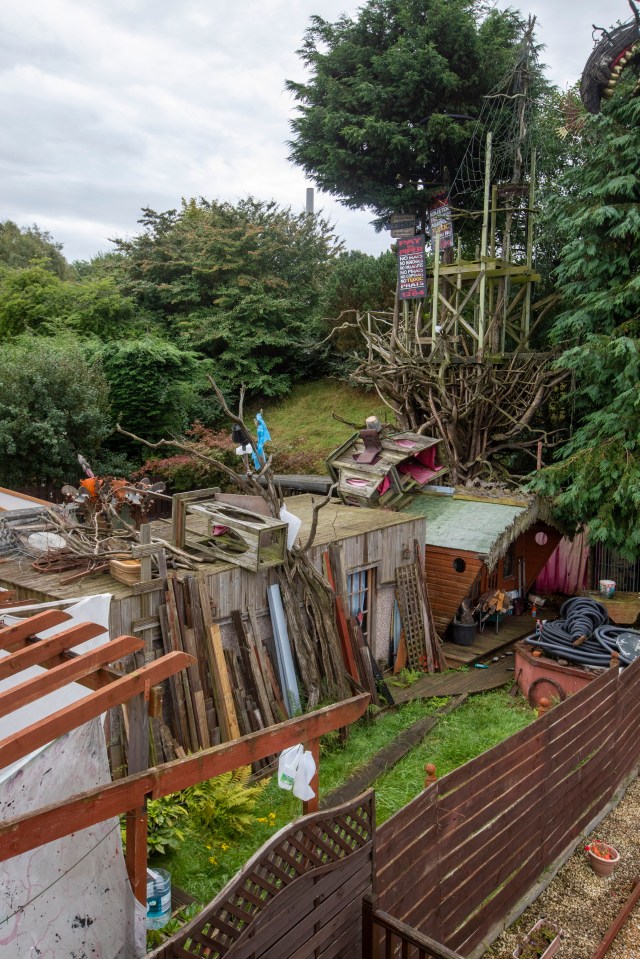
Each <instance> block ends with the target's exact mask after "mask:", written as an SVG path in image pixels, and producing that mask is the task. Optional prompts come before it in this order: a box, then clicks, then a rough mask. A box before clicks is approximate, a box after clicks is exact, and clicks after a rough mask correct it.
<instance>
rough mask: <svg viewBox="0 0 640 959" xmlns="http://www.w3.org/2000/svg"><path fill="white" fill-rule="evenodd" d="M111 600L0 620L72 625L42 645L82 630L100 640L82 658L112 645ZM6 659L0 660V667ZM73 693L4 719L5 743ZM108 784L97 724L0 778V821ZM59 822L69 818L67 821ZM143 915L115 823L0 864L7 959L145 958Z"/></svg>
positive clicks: (27, 608)
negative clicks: (54, 620)
mask: <svg viewBox="0 0 640 959" xmlns="http://www.w3.org/2000/svg"><path fill="white" fill-rule="evenodd" d="M110 603H111V594H110V593H105V594H102V595H98V596H88V597H86V598H84V599H81V600H78V601H74V600H67V601H64V602H52V603H38V604H25V605H24V606H23V607H19V608H12V609H11V614H8V613H5V614H3V616H2V619H3V620H4V622H5V623H6V624H7V625H9V624H11V623H13V622H18V621H19V620H20V619H22V618H23V616H22V615H20V614H22V613H24V612H29V613H31V614H35V613H37V612H39V611H41V610H43V609H50V608H52V607H62V608H64V610H65V612H66V613H68V614H69V615H70V617H71V619H70V620H68V621H67V622H65V623H61V624H60V625H59V626H55V627H53V628H52V629H49V630H45V631H43V632H42V633H40V634H39V636H40V638H45V637H48V636H52V635H55V634H56V633H57V632H60V631H62V630H66V629H70V628H71V627H72V626H74V625H76V624H78V623H83V622H93V623H98V624H99V625H100V626H102V627H103V632H102V633H101V634H100V635H99V636H96V637H95V638H94V639H91V640H88V641H87V642H85V643H82V644H80V645H78V646H76V647H74V651H76V652H85V651H87V650H89V649H92V648H94V647H95V646H99V645H101V644H103V643H105V642H106V641H107V640H108V638H109V606H110ZM4 655H7V654H6V652H5V651H2V652H0V657H2V656H4ZM43 671H44V670H43V667H40V666H34V667H32V668H30V669H28V670H23V671H21V672H20V673H19V674H18V675H17V676H14V677H10V678H8V679H6V680H3V681H2V682H0V691H3V690H5V689H9V688H10V687H11V686H13V685H14V684H15V683H17V682H23V681H24V680H26V679H28V678H30V677H31V676H36V675H38V674H40V673H42V672H43ZM88 693H89V690H88V689H87V688H86V687H85V686H82V685H80V684H79V683H70V684H69V685H67V686H65V687H63V688H62V689H60V690H56V691H55V692H53V693H50V694H49V695H47V696H43V697H41V698H40V699H38V700H37V701H36V702H34V703H31V704H29V705H28V706H24V707H22V708H21V709H18V710H15V711H14V712H12V713H10V714H9V715H8V716H5V717H3V718H2V719H0V739H4V738H6V737H8V736H11V735H15V734H16V733H17V732H18V731H19V730H21V729H24V728H25V727H26V726H28V725H30V724H31V723H34V722H36V721H37V720H39V719H43V718H45V717H46V716H49V715H51V714H52V713H53V712H55V711H56V710H58V709H61V708H63V707H64V706H67V705H69V704H70V703H73V702H76V701H77V700H78V699H82V698H84V697H85V696H87V695H88ZM110 781H111V775H110V771H109V760H108V757H107V749H106V744H105V740H104V733H103V731H102V723H101V721H100V719H95V720H92V721H91V722H89V723H85V724H84V725H83V726H81V727H79V728H78V729H75V730H72V731H71V732H70V733H68V734H67V735H65V736H62V737H61V738H60V739H57V740H56V741H54V742H52V743H49V744H48V745H47V746H43V747H41V748H40V749H38V750H36V751H35V752H33V753H31V754H30V755H29V756H26V757H25V758H24V759H21V760H19V761H18V762H16V763H14V764H13V765H11V766H8V767H7V768H5V769H3V770H0V821H7V820H10V819H12V818H13V817H14V816H22V815H25V814H26V813H28V812H34V811H36V810H37V809H40V808H41V807H43V806H47V805H50V804H53V803H57V802H63V801H64V800H65V799H68V798H70V797H71V796H74V795H77V794H79V793H82V792H85V791H86V790H88V789H91V788H92V787H94V786H100V785H103V784H105V783H108V782H110ZM61 815H63V813H61ZM145 913H146V910H145V908H144V906H142V905H140V903H138V902H137V901H136V899H135V897H134V895H133V893H132V891H131V885H130V883H129V879H128V876H127V872H126V867H125V861H124V856H123V853H122V844H121V840H120V830H119V825H118V820H117V819H112V820H109V821H107V822H104V823H99V824H97V825H96V826H91V827H89V828H88V829H83V830H81V831H80V832H77V833H73V834H72V835H70V836H65V837H64V838H62V839H59V840H56V841H54V842H51V843H48V844H47V845H45V846H39V847H37V848H36V849H32V850H30V851H29V852H27V853H24V854H22V855H20V856H16V857H15V858H14V859H11V860H8V861H7V862H4V863H0V956H2V959H26V957H32V956H33V957H35V956H39V957H41V959H62V957H65V959H66V957H71V956H74V957H76V959H97V957H99V959H134V957H137V956H144V955H145V952H146V928H145V927H146V915H145Z"/></svg>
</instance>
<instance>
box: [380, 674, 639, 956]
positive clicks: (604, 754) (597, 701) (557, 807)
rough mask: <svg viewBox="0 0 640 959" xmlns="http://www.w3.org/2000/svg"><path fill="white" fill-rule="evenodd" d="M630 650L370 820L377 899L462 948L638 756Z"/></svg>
mask: <svg viewBox="0 0 640 959" xmlns="http://www.w3.org/2000/svg"><path fill="white" fill-rule="evenodd" d="M639 720H640V660H638V661H636V662H635V663H634V664H633V665H631V666H629V667H627V669H625V670H623V672H621V673H618V671H617V670H614V669H612V670H609V671H608V672H607V673H605V674H604V675H602V676H601V677H598V678H597V679H596V680H594V681H593V682H592V683H591V684H590V685H589V686H587V687H585V688H584V689H583V690H581V691H580V692H578V693H576V694H575V695H574V696H571V697H570V698H569V699H567V700H566V701H565V702H563V703H560V704H559V705H558V706H556V707H555V709H553V710H551V711H550V712H549V713H547V714H546V715H545V716H543V717H541V718H540V719H538V720H537V721H536V722H535V723H533V724H531V725H530V726H528V727H527V728H526V729H523V730H521V731H520V732H519V733H516V734H515V735H513V736H511V737H510V738H509V739H507V740H505V741H504V742H503V743H500V744H499V745H498V746H495V747H494V748H493V749H491V750H489V751H488V752H486V753H483V754H482V755H481V756H478V757H477V758H476V759H474V760H472V761H471V762H469V763H466V765H464V766H461V767H460V768H459V769H456V770H455V771H454V772H452V773H449V774H448V775H447V776H443V777H442V779H440V780H438V781H437V782H436V783H434V784H433V785H431V786H429V788H427V789H426V790H425V791H424V792H423V793H421V794H420V795H419V796H418V797H417V798H416V799H414V800H413V802H411V803H410V804H409V805H408V806H405V807H404V808H403V809H401V810H400V811H399V812H398V813H396V815H395V816H393V817H392V818H391V819H389V820H388V821H387V822H386V823H384V825H382V826H381V827H380V828H379V829H378V833H377V839H376V862H377V877H376V886H377V891H378V893H379V896H380V899H379V906H380V908H381V909H382V910H384V911H385V912H387V913H390V914H391V915H392V916H394V917H395V918H396V919H399V920H402V921H403V922H405V923H407V924H408V925H410V926H413V927H414V928H416V929H417V930H418V931H420V932H423V933H425V934H426V935H428V936H430V937H431V938H432V939H434V940H436V941H437V942H439V943H443V944H445V945H446V946H447V947H449V948H450V949H453V950H456V951H457V952H460V953H461V954H462V955H464V956H469V955H470V954H471V953H472V952H473V950H474V949H475V948H476V947H478V946H479V944H481V943H482V942H483V941H484V940H485V939H486V937H487V936H490V935H491V933H492V930H495V928H496V927H497V926H498V925H499V924H500V923H501V922H502V921H503V919H504V917H505V916H506V915H507V914H508V913H509V912H510V910H512V909H513V908H514V906H515V905H516V904H517V903H518V902H519V901H520V900H521V899H522V897H523V896H524V895H525V894H526V893H527V891H528V890H529V889H530V888H531V887H532V886H533V885H534V884H535V883H536V881H537V880H538V879H539V877H540V875H541V873H542V871H543V870H544V869H545V868H546V867H547V866H549V865H551V864H552V863H554V861H555V860H556V859H557V858H558V857H559V856H560V855H561V854H562V853H563V851H565V850H566V849H567V848H568V847H569V846H570V845H571V843H572V841H573V840H575V839H576V837H578V836H579V835H580V834H581V832H582V831H583V830H584V829H585V828H586V827H587V826H588V824H589V823H590V822H591V821H592V820H594V819H595V817H596V816H597V815H598V813H600V812H602V811H603V810H604V809H605V808H606V807H607V805H608V803H609V802H610V800H611V798H612V796H613V794H614V792H615V791H616V789H617V788H618V787H619V785H620V784H621V783H622V782H623V781H624V780H625V778H626V777H627V776H628V775H629V773H630V772H631V771H632V770H634V768H635V767H636V766H637V765H638V761H639V759H640V735H638V733H639V732H640V726H639Z"/></svg>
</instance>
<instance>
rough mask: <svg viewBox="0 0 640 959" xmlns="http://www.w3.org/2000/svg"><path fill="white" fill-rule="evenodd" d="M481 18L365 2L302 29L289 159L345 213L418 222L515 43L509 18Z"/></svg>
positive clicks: (413, 3)
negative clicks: (368, 212)
mask: <svg viewBox="0 0 640 959" xmlns="http://www.w3.org/2000/svg"><path fill="white" fill-rule="evenodd" d="M486 11H487V8H486V5H485V4H484V3H482V2H480V0H368V2H367V3H365V4H364V5H363V6H362V7H361V8H360V10H359V12H358V16H357V18H356V19H353V20H352V19H351V18H350V17H348V16H347V15H346V14H345V15H343V16H341V17H340V18H339V20H338V21H337V22H336V23H329V22H328V21H326V20H323V19H322V18H321V17H319V16H314V17H312V18H311V26H310V27H309V29H308V30H307V32H306V35H305V39H304V43H303V46H302V49H301V50H300V51H299V55H300V57H301V59H302V61H303V63H304V65H305V66H306V67H307V69H308V71H309V74H310V77H309V80H308V81H306V82H300V83H297V82H293V81H288V83H287V87H288V89H289V90H290V91H291V92H292V93H293V95H294V97H295V99H296V100H297V103H298V115H297V117H296V118H295V119H294V120H293V121H292V127H293V133H294V137H293V140H292V141H291V144H290V146H291V159H292V160H293V161H294V162H295V163H297V164H298V165H299V166H301V167H302V168H303V169H304V170H305V171H306V172H307V173H308V174H309V176H311V177H313V179H314V180H315V181H316V183H317V184H318V186H319V187H321V188H322V189H323V190H325V191H326V192H328V193H331V194H333V195H334V196H337V197H339V198H340V199H341V201H342V202H343V203H344V204H345V205H346V206H349V207H351V208H362V207H369V208H371V209H372V210H374V211H375V212H376V213H377V214H378V216H380V217H384V216H386V215H388V214H389V213H390V212H393V211H394V210H406V211H413V210H414V209H415V210H416V211H421V213H422V215H424V209H425V205H426V204H425V196H426V195H427V190H428V188H429V187H431V186H433V185H442V184H446V183H447V182H448V180H449V178H450V176H451V175H452V174H453V173H454V171H455V170H456V168H457V166H458V164H459V163H460V160H461V158H462V156H463V153H464V150H465V148H466V145H467V143H468V140H469V136H470V131H471V127H472V124H470V123H469V122H468V120H466V119H465V118H468V117H474V118H475V117H477V116H478V113H479V110H480V106H481V104H482V98H483V97H484V96H485V95H486V94H487V93H489V91H490V90H491V89H492V88H493V87H495V85H496V84H497V83H498V81H499V80H501V79H502V77H503V76H504V74H505V72H506V70H507V67H508V66H509V65H510V64H511V62H512V58H513V53H514V48H515V46H516V44H517V43H518V40H519V37H520V35H521V29H522V21H521V19H520V17H519V16H518V15H517V14H516V13H514V12H513V11H512V10H506V11H499V10H496V9H492V10H490V11H489V12H488V13H487V12H486ZM400 187H401V188H400Z"/></svg>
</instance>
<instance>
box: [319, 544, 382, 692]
mask: <svg viewBox="0 0 640 959" xmlns="http://www.w3.org/2000/svg"><path fill="white" fill-rule="evenodd" d="M323 559H324V568H325V573H326V576H327V579H328V581H329V585H330V586H331V588H332V589H333V591H334V593H335V611H336V623H337V626H338V632H339V634H340V645H341V649H342V656H343V659H344V664H345V670H346V673H347V677H348V679H349V682H350V684H351V686H352V687H353V689H354V690H355V691H356V692H365V691H366V692H368V693H370V694H371V702H372V703H374V704H375V705H378V703H379V697H378V692H381V693H382V695H383V698H384V699H386V700H387V702H388V703H389V704H390V705H392V704H393V699H392V697H391V693H390V692H389V690H388V688H387V687H386V685H385V684H384V682H383V680H382V676H381V674H380V670H379V668H378V664H377V663H376V661H375V658H374V656H373V653H372V651H371V649H370V648H369V645H368V643H367V641H366V639H365V637H364V634H363V632H362V627H361V625H360V623H359V622H358V620H357V619H356V618H355V617H354V616H349V615H348V613H347V610H348V605H349V604H348V596H347V580H346V576H345V572H344V562H343V556H342V549H341V547H340V545H339V544H338V543H331V545H330V546H329V548H328V550H327V551H326V553H324V554H323Z"/></svg>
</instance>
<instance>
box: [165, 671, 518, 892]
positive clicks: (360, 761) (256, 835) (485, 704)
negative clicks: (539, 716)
mask: <svg viewBox="0 0 640 959" xmlns="http://www.w3.org/2000/svg"><path fill="white" fill-rule="evenodd" d="M444 702H445V700H443V699H431V700H428V701H420V700H416V701H414V702H411V703H407V704H406V705H404V706H402V707H400V708H399V709H398V710H393V711H389V712H386V713H384V714H382V715H381V716H379V717H378V718H377V719H376V720H375V722H373V723H371V724H366V723H364V722H362V721H361V722H359V723H357V724H356V725H355V726H354V727H352V729H351V733H350V736H349V740H348V743H347V745H346V747H345V748H341V747H340V746H339V745H338V744H337V737H334V738H330V737H327V739H326V741H325V742H324V743H323V746H322V749H321V758H320V795H323V794H324V793H326V792H330V791H331V790H332V789H335V788H336V787H337V786H339V785H341V784H342V783H344V782H345V781H346V780H347V779H348V778H349V775H350V774H351V773H353V772H354V771H355V770H356V769H357V768H358V767H360V766H362V765H364V764H365V763H367V762H368V761H369V760H370V759H371V758H372V757H373V756H374V755H375V754H376V753H377V752H378V751H379V750H380V749H381V748H382V747H383V746H386V745H387V744H388V743H389V742H391V740H392V739H394V738H395V736H397V735H398V733H399V732H401V731H402V730H403V729H406V728H407V727H408V726H410V725H412V723H414V722H417V721H418V720H419V719H421V718H422V717H424V716H427V715H429V714H431V713H433V712H435V710H436V709H438V708H439V707H440V706H442V705H443V704H444ZM534 717H535V714H534V713H533V711H532V710H531V709H529V707H528V705H527V704H526V703H523V701H522V700H521V699H520V700H519V701H518V700H514V699H512V698H511V697H510V696H509V695H508V694H507V691H506V690H505V689H502V690H497V691H494V692H489V693H483V694H480V695H476V696H473V697H471V698H470V699H469V700H468V702H467V703H465V704H464V706H462V707H460V708H459V709H458V710H456V711H455V712H453V713H451V714H449V715H447V716H445V717H444V718H443V719H442V720H441V721H440V723H439V725H438V726H437V727H436V729H435V730H434V731H433V732H432V733H430V734H429V735H428V736H427V738H426V739H425V740H424V742H423V743H422V744H421V745H419V746H417V747H416V748H415V749H413V750H412V751H411V752H410V753H409V754H408V755H407V756H406V757H405V758H404V759H403V760H402V761H401V762H400V763H399V764H398V765H397V766H395V767H394V769H392V770H390V771H389V772H388V773H386V774H384V775H383V776H381V777H380V778H379V779H378V780H377V782H376V784H375V789H376V806H377V810H378V822H383V821H384V820H386V819H388V818H389V817H390V816H391V815H393V813H394V812H396V811H397V810H398V809H400V808H401V807H402V806H404V805H405V804H406V803H408V802H410V800H411V799H413V798H414V796H416V795H417V794H418V793H419V792H421V790H422V789H423V786H424V764H425V763H427V762H435V763H436V765H437V767H438V775H444V774H445V773H447V772H449V771H450V770H452V769H455V768H456V767H457V766H460V765H462V764H463V763H465V762H467V761H468V760H469V759H473V757H474V756H477V755H478V754H479V753H481V752H484V751H485V750H486V749H489V748H490V747H491V746H493V745H495V744H496V743H498V742H501V741H502V740H503V739H506V738H507V737H508V736H510V735H511V734H512V733H514V732H517V731H518V730H519V729H522V728H523V727H524V726H526V725H527V724H528V723H529V722H531V721H532V719H534ZM300 814H301V803H300V801H299V800H297V799H295V798H294V797H293V796H292V795H291V793H289V792H284V791H283V790H281V789H278V786H277V783H276V777H275V776H273V777H272V778H271V780H270V781H269V783H268V785H267V786H266V788H265V790H264V793H263V794H262V797H261V800H260V803H259V807H256V809H255V811H254V815H255V821H254V823H253V825H252V826H250V827H249V828H248V829H247V830H246V831H245V832H244V833H242V834H240V835H239V836H238V835H236V836H233V837H231V836H229V835H220V834H219V835H215V836H207V835H203V834H201V835H200V836H199V837H198V838H197V839H195V838H192V837H189V838H187V839H186V840H185V842H184V844H183V845H182V847H181V848H180V849H179V850H177V851H175V852H171V853H169V854H168V855H165V856H162V857H160V856H156V857H154V858H153V861H152V862H151V865H155V866H162V867H164V868H165V869H168V870H169V871H170V873H171V875H172V879H173V882H174V883H176V884H177V885H179V886H181V887H182V888H183V889H186V890H187V891H188V892H190V893H191V895H193V896H195V897H196V898H197V899H198V900H199V901H200V902H201V903H207V902H208V901H209V900H210V899H212V898H213V896H215V894H216V893H217V892H219V890H220V889H222V887H223V886H224V885H225V884H226V883H227V882H228V881H229V880H230V879H232V878H233V876H235V874H236V873H237V872H238V870H239V869H241V867H242V866H243V865H244V864H245V862H246V861H247V859H249V858H250V856H252V855H253V853H254V852H256V851H257V850H258V849H259V848H260V847H261V846H262V845H263V844H264V843H265V842H266V841H267V840H268V839H269V838H270V837H271V836H272V835H273V833H274V832H276V831H277V830H279V829H281V828H282V827H283V826H285V825H287V824H288V823H290V822H291V821H292V820H293V819H295V818H296V817H297V816H299V815H300Z"/></svg>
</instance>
